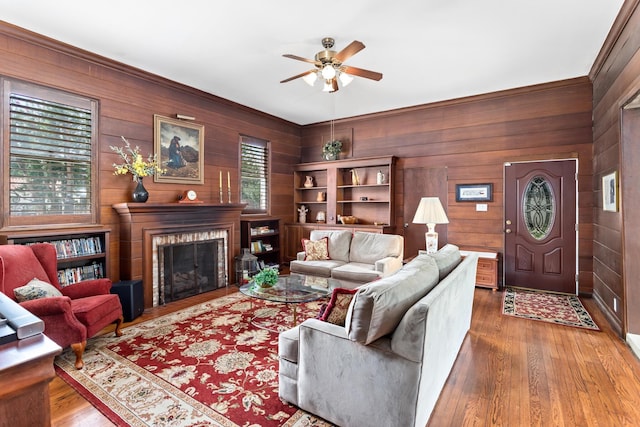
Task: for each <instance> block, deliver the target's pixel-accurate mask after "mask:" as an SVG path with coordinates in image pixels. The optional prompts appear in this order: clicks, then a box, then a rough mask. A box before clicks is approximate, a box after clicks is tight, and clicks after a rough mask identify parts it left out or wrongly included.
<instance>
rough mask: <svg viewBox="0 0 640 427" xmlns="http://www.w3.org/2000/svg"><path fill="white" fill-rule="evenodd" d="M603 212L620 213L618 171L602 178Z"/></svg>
mask: <svg viewBox="0 0 640 427" xmlns="http://www.w3.org/2000/svg"><path fill="white" fill-rule="evenodd" d="M602 210H605V211H608V212H618V171H615V172H611V173H610V174H607V175H604V176H603V177H602Z"/></svg>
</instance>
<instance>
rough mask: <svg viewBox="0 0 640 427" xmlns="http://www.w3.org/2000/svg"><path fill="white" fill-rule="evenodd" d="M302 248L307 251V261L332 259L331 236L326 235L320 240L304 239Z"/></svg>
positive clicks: (305, 257)
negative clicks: (330, 249) (330, 255)
mask: <svg viewBox="0 0 640 427" xmlns="http://www.w3.org/2000/svg"><path fill="white" fill-rule="evenodd" d="M302 250H303V251H304V253H305V256H304V260H305V261H322V260H326V259H331V257H329V238H328V237H326V236H325V237H323V238H322V239H320V240H309V239H302Z"/></svg>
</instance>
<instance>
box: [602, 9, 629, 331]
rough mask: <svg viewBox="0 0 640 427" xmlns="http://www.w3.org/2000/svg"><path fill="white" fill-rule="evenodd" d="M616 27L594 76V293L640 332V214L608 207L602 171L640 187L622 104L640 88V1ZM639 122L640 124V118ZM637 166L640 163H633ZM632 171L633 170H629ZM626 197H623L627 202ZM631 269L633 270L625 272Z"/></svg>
mask: <svg viewBox="0 0 640 427" xmlns="http://www.w3.org/2000/svg"><path fill="white" fill-rule="evenodd" d="M614 28H615V29H617V31H614V32H612V33H611V34H610V35H609V38H608V40H607V42H606V43H605V47H606V48H607V49H606V52H604V53H603V54H601V55H600V57H599V60H600V61H599V62H597V63H596V64H594V67H593V69H592V73H591V77H592V80H593V128H594V146H593V189H594V191H593V194H594V227H593V241H594V244H593V252H594V259H593V276H594V277H593V282H594V284H593V287H594V289H593V293H594V297H595V298H596V300H597V301H598V303H599V305H600V307H601V308H602V310H603V312H604V313H605V314H606V315H607V318H608V319H609V321H610V322H611V324H612V325H613V327H614V328H615V329H616V330H617V331H618V332H619V333H620V334H621V335H624V334H626V332H632V333H635V334H640V315H637V314H636V313H637V312H638V310H637V307H638V304H640V282H638V280H637V274H633V273H632V274H629V273H630V272H633V271H635V272H637V271H639V270H633V269H634V268H635V267H634V266H635V265H636V264H637V263H638V258H639V255H640V254H639V253H638V252H637V250H633V249H626V248H625V247H627V248H633V246H629V245H628V244H626V242H631V241H633V240H637V238H638V236H637V235H633V234H629V232H628V231H626V230H633V229H637V227H638V226H639V225H640V219H638V218H639V216H638V215H637V213H635V212H634V214H633V215H627V216H624V217H623V214H622V212H623V210H622V209H619V210H618V212H604V211H603V210H602V188H601V187H602V176H603V175H606V174H608V173H611V172H613V171H618V172H619V174H620V177H621V179H620V181H619V185H620V193H622V194H623V195H624V194H633V191H632V190H629V188H638V183H637V182H633V181H632V180H628V181H625V180H624V179H623V178H624V175H625V173H628V171H625V170H624V169H623V168H624V166H623V165H624V162H623V161H622V160H621V152H622V151H625V150H626V152H627V153H637V152H638V150H640V147H639V146H638V144H637V140H633V141H628V142H627V145H626V146H625V147H624V148H623V147H622V145H621V138H622V136H621V126H622V114H621V113H622V109H621V108H622V107H623V106H624V104H626V103H627V102H628V101H629V100H630V99H631V98H632V97H633V96H634V95H635V94H636V93H638V91H640V81H639V79H638V75H640V52H639V49H640V11H639V10H638V1H637V0H632V1H627V2H625V5H624V6H623V8H622V12H621V14H620V15H619V16H618V18H617V21H616V23H615V24H614ZM635 126H636V127H637V126H640V123H636V124H635ZM627 167H628V168H635V169H636V170H637V168H638V167H640V164H635V165H632V164H627ZM629 172H630V171H629ZM624 203H625V200H624V198H623V197H621V198H620V205H621V208H622V207H624ZM625 271H626V272H627V273H626V274H625Z"/></svg>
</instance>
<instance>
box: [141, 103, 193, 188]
mask: <svg viewBox="0 0 640 427" xmlns="http://www.w3.org/2000/svg"><path fill="white" fill-rule="evenodd" d="M153 120H154V127H153V129H154V134H153V135H154V146H155V154H156V157H157V159H158V163H159V165H160V167H161V168H162V169H164V170H165V171H166V172H165V173H164V174H162V175H159V174H156V175H155V177H154V179H153V180H154V182H173V183H185V184H204V125H201V124H197V123H191V122H186V121H184V120H179V119H172V118H170V117H163V116H160V115H157V114H155V115H154V116H153Z"/></svg>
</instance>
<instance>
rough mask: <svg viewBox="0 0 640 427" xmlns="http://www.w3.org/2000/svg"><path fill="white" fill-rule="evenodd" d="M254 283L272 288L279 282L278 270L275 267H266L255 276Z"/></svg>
mask: <svg viewBox="0 0 640 427" xmlns="http://www.w3.org/2000/svg"><path fill="white" fill-rule="evenodd" d="M253 283H254V285H255V286H256V287H257V288H270V287H271V286H273V285H275V284H276V283H278V270H277V269H275V268H268V267H267V268H264V269H262V270H260V271H259V272H258V273H257V274H256V275H255V276H253Z"/></svg>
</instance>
